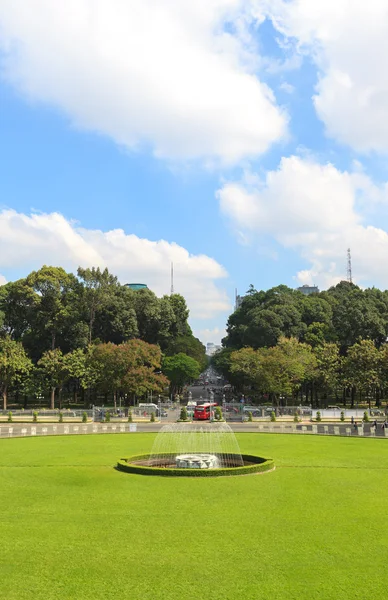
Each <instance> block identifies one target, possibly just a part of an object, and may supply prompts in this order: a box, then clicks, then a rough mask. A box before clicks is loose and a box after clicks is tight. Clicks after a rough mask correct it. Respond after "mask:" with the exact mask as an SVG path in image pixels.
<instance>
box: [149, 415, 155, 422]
mask: <svg viewBox="0 0 388 600" xmlns="http://www.w3.org/2000/svg"><path fill="white" fill-rule="evenodd" d="M150 422H151V423H155V413H154V412H152V413H151V416H150Z"/></svg>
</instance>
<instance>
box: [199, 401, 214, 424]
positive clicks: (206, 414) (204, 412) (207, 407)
mask: <svg viewBox="0 0 388 600" xmlns="http://www.w3.org/2000/svg"><path fill="white" fill-rule="evenodd" d="M214 406H217V402H213V403H211V402H206V403H205V404H200V405H199V406H196V407H195V408H194V419H197V420H198V421H206V420H207V419H210V413H214V408H213V407H214Z"/></svg>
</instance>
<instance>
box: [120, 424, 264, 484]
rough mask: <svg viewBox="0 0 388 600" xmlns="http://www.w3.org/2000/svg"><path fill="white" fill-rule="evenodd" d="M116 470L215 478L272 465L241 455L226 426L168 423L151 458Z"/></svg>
mask: <svg viewBox="0 0 388 600" xmlns="http://www.w3.org/2000/svg"><path fill="white" fill-rule="evenodd" d="M117 468H118V469H119V470H121V471H127V472H130V473H137V474H142V475H169V476H193V475H194V476H204V475H207V476H215V475H243V474H248V473H258V472H264V471H269V470H272V469H273V468H274V463H273V460H272V459H266V458H262V457H259V456H253V455H244V454H241V450H240V447H239V444H238V442H237V439H236V436H235V434H234V432H233V431H232V429H231V427H230V425H228V423H225V422H206V423H168V424H167V425H164V426H163V427H162V428H161V430H160V431H159V433H158V434H157V436H156V438H155V441H154V444H153V446H152V450H151V453H150V454H144V455H141V456H132V457H130V458H123V459H121V460H119V461H118V463H117Z"/></svg>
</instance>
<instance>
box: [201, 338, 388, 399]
mask: <svg viewBox="0 0 388 600" xmlns="http://www.w3.org/2000/svg"><path fill="white" fill-rule="evenodd" d="M213 364H214V366H215V368H217V369H218V370H219V371H220V372H223V373H224V375H225V376H227V377H228V378H229V380H231V381H232V382H233V383H234V384H235V385H236V386H237V387H238V388H240V389H243V388H244V386H250V387H251V388H253V390H255V391H256V393H257V394H259V395H268V398H269V400H272V402H274V403H275V404H284V400H285V398H294V399H298V398H299V394H300V401H307V402H308V403H311V404H312V405H313V406H319V405H320V403H321V400H323V401H324V400H327V399H328V398H330V397H332V398H333V397H335V398H336V400H337V401H338V402H341V401H343V403H344V404H345V405H346V401H347V397H349V402H350V405H351V406H352V407H353V406H354V403H355V401H356V400H357V398H358V397H359V396H360V397H364V398H365V397H367V398H368V400H369V405H370V404H371V400H372V398H374V399H375V401H376V405H377V406H379V405H380V403H381V399H382V398H383V397H385V396H386V391H387V389H388V345H383V346H381V347H380V348H376V346H375V344H374V343H373V342H372V341H371V340H360V341H359V342H357V343H355V344H353V345H352V346H350V348H349V349H348V352H347V354H346V356H343V355H341V353H340V347H339V345H338V344H336V343H333V342H323V343H322V344H319V345H315V346H311V345H310V344H307V343H303V342H299V341H298V340H297V339H296V338H286V337H281V338H280V339H279V341H278V343H277V345H276V346H271V347H268V348H258V349H254V348H251V347H247V348H242V349H240V350H234V351H230V350H228V349H224V350H221V352H219V353H217V354H216V355H215V357H214V359H213ZM357 395H359V396H357ZM298 403H299V400H298Z"/></svg>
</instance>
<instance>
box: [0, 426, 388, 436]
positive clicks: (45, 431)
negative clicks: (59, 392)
mask: <svg viewBox="0 0 388 600" xmlns="http://www.w3.org/2000/svg"><path fill="white" fill-rule="evenodd" d="M229 425H230V426H231V428H232V430H233V431H235V432H236V433H237V432H238V433H294V434H307V435H314V434H317V435H340V436H353V437H354V436H358V437H380V438H388V429H383V428H382V427H381V425H378V426H377V428H376V429H375V427H373V426H372V425H371V424H369V423H365V424H364V425H360V426H358V427H357V429H356V428H355V427H354V426H352V425H350V424H344V423H337V424H327V425H325V424H323V423H322V424H318V423H314V424H312V423H306V424H303V423H298V424H297V423H287V424H285V423H279V424H278V423H255V422H253V423H229ZM162 426H163V423H162V424H161V423H87V424H85V423H7V424H2V425H0V439H2V438H12V437H30V436H44V435H85V434H93V433H97V434H103V433H136V432H142V433H145V432H149V433H153V432H157V431H159V430H160V429H161V427H162ZM187 426H188V427H190V424H188V425H187Z"/></svg>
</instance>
